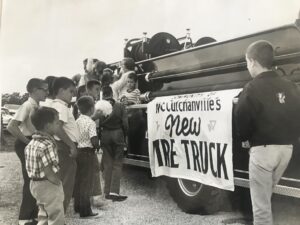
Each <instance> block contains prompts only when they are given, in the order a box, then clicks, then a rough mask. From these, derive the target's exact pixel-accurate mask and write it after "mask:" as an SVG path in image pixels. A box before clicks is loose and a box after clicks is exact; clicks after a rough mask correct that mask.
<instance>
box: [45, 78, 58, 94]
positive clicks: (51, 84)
mask: <svg viewBox="0 0 300 225" xmlns="http://www.w3.org/2000/svg"><path fill="white" fill-rule="evenodd" d="M55 79H56V77H55V76H47V77H46V78H45V81H46V82H47V84H48V90H49V95H50V96H53V82H54V80H55Z"/></svg>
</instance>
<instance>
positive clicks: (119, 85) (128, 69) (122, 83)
mask: <svg viewBox="0 0 300 225" xmlns="http://www.w3.org/2000/svg"><path fill="white" fill-rule="evenodd" d="M134 67H135V63H134V60H133V59H132V58H124V59H123V60H122V62H121V71H122V72H121V77H120V78H119V79H118V80H116V81H115V82H114V83H113V84H112V85H111V88H112V90H113V97H114V99H115V100H116V101H119V100H120V97H121V96H120V93H122V92H124V91H126V83H127V78H128V75H129V74H130V73H134Z"/></svg>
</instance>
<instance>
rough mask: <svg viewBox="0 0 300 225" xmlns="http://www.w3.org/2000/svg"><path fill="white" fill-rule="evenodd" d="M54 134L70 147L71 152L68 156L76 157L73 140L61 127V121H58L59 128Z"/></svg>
mask: <svg viewBox="0 0 300 225" xmlns="http://www.w3.org/2000/svg"><path fill="white" fill-rule="evenodd" d="M56 135H57V136H58V137H59V138H60V139H61V140H62V141H63V142H64V143H65V144H66V145H68V146H69V147H70V151H71V154H70V156H71V157H73V158H76V156H77V148H76V146H75V144H74V142H73V141H72V140H71V139H70V138H69V136H68V135H67V134H66V132H65V130H64V129H63V122H62V121H61V120H60V121H59V129H58V131H57V133H56Z"/></svg>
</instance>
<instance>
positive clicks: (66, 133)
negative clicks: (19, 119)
mask: <svg viewBox="0 0 300 225" xmlns="http://www.w3.org/2000/svg"><path fill="white" fill-rule="evenodd" d="M53 93H54V95H55V96H56V98H55V99H54V100H53V103H52V105H51V107H52V108H54V109H56V110H57V111H58V117H59V129H58V132H57V133H56V135H55V136H54V137H55V139H56V140H57V149H58V158H59V162H60V172H59V173H60V177H61V180H62V184H63V189H64V194H65V199H64V209H65V212H66V210H67V208H68V205H69V203H70V200H71V198H72V195H73V189H74V182H75V174H76V160H75V158H76V155H77V148H76V143H78V139H79V130H78V127H77V124H76V122H75V118H74V116H73V114H72V112H71V110H70V109H69V108H68V104H70V102H71V100H72V97H73V96H74V95H75V93H76V88H75V84H74V82H73V81H72V80H71V79H69V78H66V77H58V78H56V79H55V81H54V82H53Z"/></svg>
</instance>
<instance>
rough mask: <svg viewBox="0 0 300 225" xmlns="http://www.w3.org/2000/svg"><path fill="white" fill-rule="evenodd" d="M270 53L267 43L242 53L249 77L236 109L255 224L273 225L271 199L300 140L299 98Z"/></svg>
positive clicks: (258, 42)
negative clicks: (246, 152)
mask: <svg viewBox="0 0 300 225" xmlns="http://www.w3.org/2000/svg"><path fill="white" fill-rule="evenodd" d="M273 60H274V49H273V47H272V45H271V44H270V43H269V42H267V41H257V42H254V43H252V44H251V45H250V46H249V47H248V48H247V51H246V61H247V68H248V70H249V72H250V74H251V76H252V77H253V80H252V81H250V82H249V83H248V84H247V85H246V86H245V87H244V89H243V91H242V92H241V94H240V96H239V101H238V104H237V106H236V108H235V115H236V125H237V131H238V134H239V137H240V139H241V141H242V142H244V144H245V143H249V145H250V147H251V148H250V159H249V180H250V193H251V200H252V209H253V217H254V225H260V224H261V225H271V224H273V218H272V209H271V197H272V192H273V188H274V186H275V185H276V184H277V183H278V182H279V180H280V178H281V176H282V175H283V173H284V171H285V169H286V168H287V166H288V163H289V161H290V159H291V156H292V151H293V146H292V143H293V142H294V141H295V140H296V139H297V137H298V135H299V122H298V121H299V120H298V118H299V113H300V106H299V104H300V98H299V96H300V93H299V91H298V89H297V86H296V85H295V84H294V83H292V82H291V81H289V80H286V79H284V78H282V77H280V76H279V75H277V74H276V73H275V72H274V71H272V70H271V68H272V65H273Z"/></svg>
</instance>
